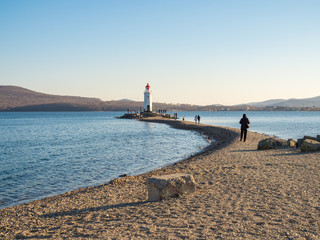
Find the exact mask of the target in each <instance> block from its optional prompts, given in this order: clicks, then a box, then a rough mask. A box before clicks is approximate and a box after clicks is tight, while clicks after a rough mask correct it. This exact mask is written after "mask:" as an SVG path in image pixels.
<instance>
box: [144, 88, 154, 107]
mask: <svg viewBox="0 0 320 240" xmlns="http://www.w3.org/2000/svg"><path fill="white" fill-rule="evenodd" d="M151 93H152V91H151V89H150V85H149V83H147V86H146V89H145V90H144V111H145V112H152V97H151Z"/></svg>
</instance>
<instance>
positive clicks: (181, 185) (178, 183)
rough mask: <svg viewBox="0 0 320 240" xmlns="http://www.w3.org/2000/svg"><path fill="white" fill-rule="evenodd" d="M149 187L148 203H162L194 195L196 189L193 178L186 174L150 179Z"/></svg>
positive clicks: (148, 180)
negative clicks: (190, 194)
mask: <svg viewBox="0 0 320 240" xmlns="http://www.w3.org/2000/svg"><path fill="white" fill-rule="evenodd" d="M147 186H148V201H160V200H162V199H166V198H170V197H178V196H180V195H182V194H184V193H192V192H194V191H195V189H196V183H195V180H194V178H193V176H192V175H190V174H185V173H176V174H170V175H161V176H155V177H151V178H148V179H147Z"/></svg>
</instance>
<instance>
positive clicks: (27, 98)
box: [0, 86, 103, 111]
mask: <svg viewBox="0 0 320 240" xmlns="http://www.w3.org/2000/svg"><path fill="white" fill-rule="evenodd" d="M102 103H103V102H102V101H101V100H100V99H97V98H84V97H73V96H59V95H50V94H44V93H39V92H35V91H31V90H28V89H26V88H22V87H16V86H0V110H1V111H3V110H12V111H14V110H16V111H19V110H21V111H23V110H25V111H28V110H35V111H41V110H42V109H43V108H48V109H49V110H54V109H60V108H62V110H66V111H68V110H76V109H87V110H90V109H95V108H96V107H97V106H99V105H101V104H102Z"/></svg>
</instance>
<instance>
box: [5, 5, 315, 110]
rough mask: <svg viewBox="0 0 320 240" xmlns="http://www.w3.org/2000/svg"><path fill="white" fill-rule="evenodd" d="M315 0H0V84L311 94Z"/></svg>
mask: <svg viewBox="0 0 320 240" xmlns="http://www.w3.org/2000/svg"><path fill="white" fill-rule="evenodd" d="M319 10H320V2H318V1H315V0H313V1H312V0H307V1H303V2H302V1H295V0H293V1H289V0H284V1H275V0H271V1H265V2H261V1H253V0H250V1H248V0H244V1H236V0H230V1H214V0H204V1H190V0H186V1H167V0H165V1H161V2H154V1H144V0H141V1H128V0H124V1H102V0H96V1H84V0H69V1H63V0H57V1H40V0H29V1H23V0H3V1H0V34H1V38H0V51H1V55H0V68H1V71H0V85H15V86H20V87H24V88H27V89H30V90H33V91H37V92H42V93H48V94H55V95H69V96H81V97H94V98H100V99H102V100H104V101H108V100H120V99H131V100H134V101H143V91H144V87H145V85H146V84H147V83H149V84H150V86H151V88H152V91H153V101H154V102H163V103H180V104H184V103H185V104H194V105H211V104H222V105H237V104H242V103H250V102H261V101H266V100H270V99H291V98H299V99H300V98H311V97H316V96H319V95H320V94H319V89H320V81H319V79H320V72H319V70H318V66H319V63H320V46H319V44H318V43H319V42H320V29H319V27H318V25H319V23H320V16H319V14H318V12H319Z"/></svg>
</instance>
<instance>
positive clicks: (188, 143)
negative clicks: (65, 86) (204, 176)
mask: <svg viewBox="0 0 320 240" xmlns="http://www.w3.org/2000/svg"><path fill="white" fill-rule="evenodd" d="M120 115H122V113H115V112H66V113H43V112H42V113H32V112H29V113H28V112H26V113H22V112H21V113H3V112H2V113H0V136H1V142H0V166H1V167H0V201H1V202H0V208H4V207H9V206H13V205H17V204H21V203H25V202H29V201H31V200H35V199H40V198H44V197H48V196H52V195H57V194H60V193H64V192H67V191H70V190H73V189H77V188H80V187H86V186H92V185H98V184H103V183H106V182H108V181H110V180H111V179H114V178H116V177H118V176H119V175H120V174H128V175H132V174H139V173H143V172H147V171H149V170H152V169H155V168H158V167H160V166H165V165H168V164H170V163H173V162H176V161H178V160H182V159H184V158H185V157H187V156H188V155H191V154H193V153H195V152H198V151H200V148H201V147H205V146H207V145H208V143H207V141H205V140H204V139H203V138H202V137H201V136H200V135H199V134H198V133H191V132H190V131H185V130H178V129H173V128H170V127H169V126H167V125H165V124H156V123H147V122H139V121H135V120H126V119H116V118H114V117H115V116H120Z"/></svg>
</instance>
